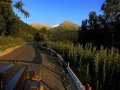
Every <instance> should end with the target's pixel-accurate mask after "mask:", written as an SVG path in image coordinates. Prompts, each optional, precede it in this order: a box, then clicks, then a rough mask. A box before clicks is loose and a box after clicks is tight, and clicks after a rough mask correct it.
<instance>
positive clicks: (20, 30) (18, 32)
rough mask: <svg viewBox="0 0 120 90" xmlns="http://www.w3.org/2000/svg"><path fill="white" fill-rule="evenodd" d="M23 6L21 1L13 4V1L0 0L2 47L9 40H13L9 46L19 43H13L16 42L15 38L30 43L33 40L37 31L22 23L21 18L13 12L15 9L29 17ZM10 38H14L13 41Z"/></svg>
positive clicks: (0, 38) (0, 36) (0, 37)
mask: <svg viewBox="0 0 120 90" xmlns="http://www.w3.org/2000/svg"><path fill="white" fill-rule="evenodd" d="M22 6H23V3H22V2H21V1H19V2H15V3H12V1H11V0H0V40H1V41H0V42H4V43H0V46H1V47H2V46H3V45H4V44H6V42H8V41H9V40H11V43H10V41H9V44H12V43H17V42H18V43H19V40H16V42H12V41H15V40H13V39H14V38H21V39H23V40H24V41H29V40H31V39H32V38H33V34H34V33H35V29H34V28H33V27H31V26H30V25H27V24H26V23H24V22H23V21H21V20H20V18H19V16H17V15H16V14H15V13H14V12H13V7H14V8H16V9H18V10H19V11H21V12H22V13H23V14H24V15H25V16H26V17H28V16H29V13H28V12H27V11H25V10H23V8H22ZM7 37H8V40H7ZM9 37H12V38H13V39H12V38H11V39H9ZM4 39H5V40H6V41H5V40H4ZM13 46H14V45H13Z"/></svg>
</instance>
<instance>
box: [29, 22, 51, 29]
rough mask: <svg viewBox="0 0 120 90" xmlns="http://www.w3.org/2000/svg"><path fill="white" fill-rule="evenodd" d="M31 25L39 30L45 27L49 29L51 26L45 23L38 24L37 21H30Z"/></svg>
mask: <svg viewBox="0 0 120 90" xmlns="http://www.w3.org/2000/svg"><path fill="white" fill-rule="evenodd" d="M31 26H32V27H34V28H36V29H38V30H40V29H42V28H46V29H47V30H49V29H51V28H52V27H51V26H49V25H47V24H38V23H32V24H31Z"/></svg>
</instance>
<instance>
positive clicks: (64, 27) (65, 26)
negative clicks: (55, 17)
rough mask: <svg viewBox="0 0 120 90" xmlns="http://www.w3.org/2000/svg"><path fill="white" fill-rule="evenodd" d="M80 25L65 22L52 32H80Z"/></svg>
mask: <svg viewBox="0 0 120 90" xmlns="http://www.w3.org/2000/svg"><path fill="white" fill-rule="evenodd" d="M79 27H80V26H79V25H77V24H75V23H73V22H71V21H67V20H66V21H64V22H63V23H61V24H59V25H57V26H56V27H54V29H52V30H79Z"/></svg>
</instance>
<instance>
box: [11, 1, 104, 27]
mask: <svg viewBox="0 0 120 90" xmlns="http://www.w3.org/2000/svg"><path fill="white" fill-rule="evenodd" d="M13 1H18V0H13ZM104 1H105V0H23V3H24V9H25V10H27V11H29V13H30V17H29V18H25V17H24V15H23V14H21V13H20V12H18V10H16V9H14V11H15V12H16V13H17V14H18V15H19V16H20V18H21V20H23V21H24V22H26V23H28V24H31V23H41V24H48V25H56V24H59V23H62V22H63V21H65V20H69V21H71V22H74V23H76V24H78V25H81V21H82V20H84V19H87V18H88V14H89V12H90V11H96V12H97V14H100V13H102V12H101V10H100V8H101V5H102V4H103V2H104Z"/></svg>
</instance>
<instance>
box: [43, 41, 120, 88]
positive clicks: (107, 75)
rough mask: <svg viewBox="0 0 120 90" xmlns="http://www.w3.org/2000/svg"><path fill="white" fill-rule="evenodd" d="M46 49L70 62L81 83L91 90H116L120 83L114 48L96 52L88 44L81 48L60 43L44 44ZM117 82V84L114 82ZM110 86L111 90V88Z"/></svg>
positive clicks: (117, 55)
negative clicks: (87, 85) (89, 85)
mask: <svg viewBox="0 0 120 90" xmlns="http://www.w3.org/2000/svg"><path fill="white" fill-rule="evenodd" d="M45 44H46V45H47V46H48V47H50V48H52V49H54V50H55V51H57V52H58V53H60V54H61V55H62V56H63V58H64V59H65V60H66V61H67V62H68V61H69V62H70V66H71V67H72V68H73V70H74V71H75V73H76V74H77V76H78V77H79V78H80V80H81V81H82V82H83V83H85V84H86V83H89V84H91V85H92V87H93V90H117V89H118V88H119V89H120V87H119V84H120V81H119V80H117V79H118V78H120V58H119V57H120V55H119V53H118V50H117V49H115V48H111V49H104V48H103V47H101V49H100V50H97V49H96V47H93V46H92V44H90V43H88V44H86V45H85V47H84V48H83V46H82V45H76V46H74V45H73V44H70V43H62V42H46V43H45ZM116 81H117V82H116ZM111 85H112V88H111Z"/></svg>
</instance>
